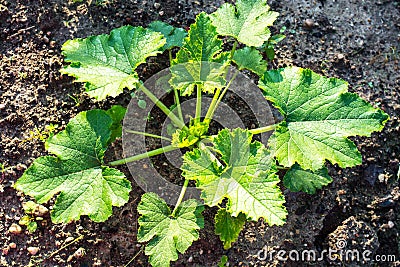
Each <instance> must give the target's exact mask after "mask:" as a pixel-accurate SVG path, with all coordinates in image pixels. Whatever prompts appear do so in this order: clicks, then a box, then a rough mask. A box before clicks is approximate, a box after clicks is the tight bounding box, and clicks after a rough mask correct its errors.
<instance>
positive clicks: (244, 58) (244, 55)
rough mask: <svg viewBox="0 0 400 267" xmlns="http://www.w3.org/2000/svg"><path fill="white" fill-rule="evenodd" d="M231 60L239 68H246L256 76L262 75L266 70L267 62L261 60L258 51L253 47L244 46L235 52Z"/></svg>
mask: <svg viewBox="0 0 400 267" xmlns="http://www.w3.org/2000/svg"><path fill="white" fill-rule="evenodd" d="M233 62H235V63H236V65H237V66H238V68H239V70H243V69H247V70H250V71H252V72H254V73H255V74H257V75H258V76H262V75H263V74H264V72H266V71H267V62H266V61H265V60H263V58H262V56H261V54H260V52H259V51H258V50H257V49H255V48H254V47H251V48H250V47H247V46H246V47H245V48H243V49H239V50H237V51H236V52H235V54H234V56H233Z"/></svg>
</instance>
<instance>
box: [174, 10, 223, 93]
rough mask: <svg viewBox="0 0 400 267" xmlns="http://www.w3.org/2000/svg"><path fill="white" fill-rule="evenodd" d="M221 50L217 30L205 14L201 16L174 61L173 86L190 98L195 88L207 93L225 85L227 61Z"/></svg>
mask: <svg viewBox="0 0 400 267" xmlns="http://www.w3.org/2000/svg"><path fill="white" fill-rule="evenodd" d="M221 50H222V41H221V40H219V39H218V35H217V32H216V30H215V27H214V26H213V25H212V24H211V20H210V18H209V16H208V15H207V14H206V13H204V12H203V13H200V14H199V15H197V17H196V22H195V23H194V24H192V25H191V26H190V31H189V36H188V37H187V38H185V41H184V44H183V46H182V48H181V50H179V52H178V53H177V55H176V59H174V60H173V66H172V67H171V73H172V77H171V79H170V84H171V86H173V87H174V88H176V89H178V90H180V91H181V94H182V95H183V96H185V95H191V94H192V93H193V90H194V87H195V85H198V86H202V90H203V91H204V92H206V93H211V94H212V93H213V92H214V90H215V88H221V87H223V86H224V85H225V79H224V74H225V71H226V60H227V57H226V56H225V54H224V53H222V54H220V52H221Z"/></svg>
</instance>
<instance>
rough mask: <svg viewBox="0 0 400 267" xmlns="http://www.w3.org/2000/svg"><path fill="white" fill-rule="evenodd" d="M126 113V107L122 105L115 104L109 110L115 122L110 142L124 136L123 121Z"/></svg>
mask: <svg viewBox="0 0 400 267" xmlns="http://www.w3.org/2000/svg"><path fill="white" fill-rule="evenodd" d="M125 113H126V108H124V107H123V106H120V105H114V106H112V107H111V108H110V109H109V110H107V114H108V115H109V116H110V117H111V119H112V121H113V123H112V124H111V127H110V130H111V136H110V141H109V144H111V143H112V142H114V141H115V139H117V138H119V137H121V136H122V124H121V121H122V120H123V119H124V117H125Z"/></svg>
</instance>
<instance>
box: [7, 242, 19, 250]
mask: <svg viewBox="0 0 400 267" xmlns="http://www.w3.org/2000/svg"><path fill="white" fill-rule="evenodd" d="M8 246H9V247H10V248H13V249H14V248H17V244H15V243H14V242H11V243H10V244H9V245H8Z"/></svg>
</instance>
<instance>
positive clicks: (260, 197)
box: [181, 129, 287, 225]
mask: <svg viewBox="0 0 400 267" xmlns="http://www.w3.org/2000/svg"><path fill="white" fill-rule="evenodd" d="M251 139H252V134H251V133H250V132H248V131H246V130H242V129H235V130H233V131H232V132H229V131H228V130H226V129H225V130H222V131H220V132H219V133H218V136H217V137H216V138H215V139H214V141H213V144H214V147H213V148H212V149H213V150H215V151H216V152H217V153H218V154H219V156H220V158H221V160H222V161H223V163H221V162H220V161H219V160H218V159H217V158H216V157H215V155H213V154H212V153H211V151H210V149H209V148H207V147H204V148H201V149H194V150H193V151H190V152H186V153H185V155H184V156H183V160H184V163H183V165H182V167H181V169H182V170H183V176H184V177H185V178H187V179H191V180H196V181H197V187H199V188H200V189H201V190H202V194H201V197H202V198H203V199H204V202H205V204H206V205H208V206H218V205H219V203H221V202H222V201H223V200H224V199H225V198H228V203H227V205H226V210H227V212H229V213H231V214H232V216H234V217H237V216H239V214H240V213H244V214H245V215H246V217H247V218H248V219H251V220H258V219H259V218H264V219H265V220H266V221H267V222H268V223H269V224H270V225H282V224H283V223H284V221H285V218H286V215H287V212H286V209H285V207H283V206H282V205H283V203H284V202H285V200H284V197H283V195H282V192H281V191H280V189H279V187H277V183H278V182H279V177H278V176H277V175H276V172H277V170H276V166H275V162H274V160H273V158H272V157H271V155H270V154H269V152H268V151H267V150H266V149H265V147H264V145H263V144H261V143H260V142H253V143H252V142H251ZM224 165H225V166H224Z"/></svg>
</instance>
